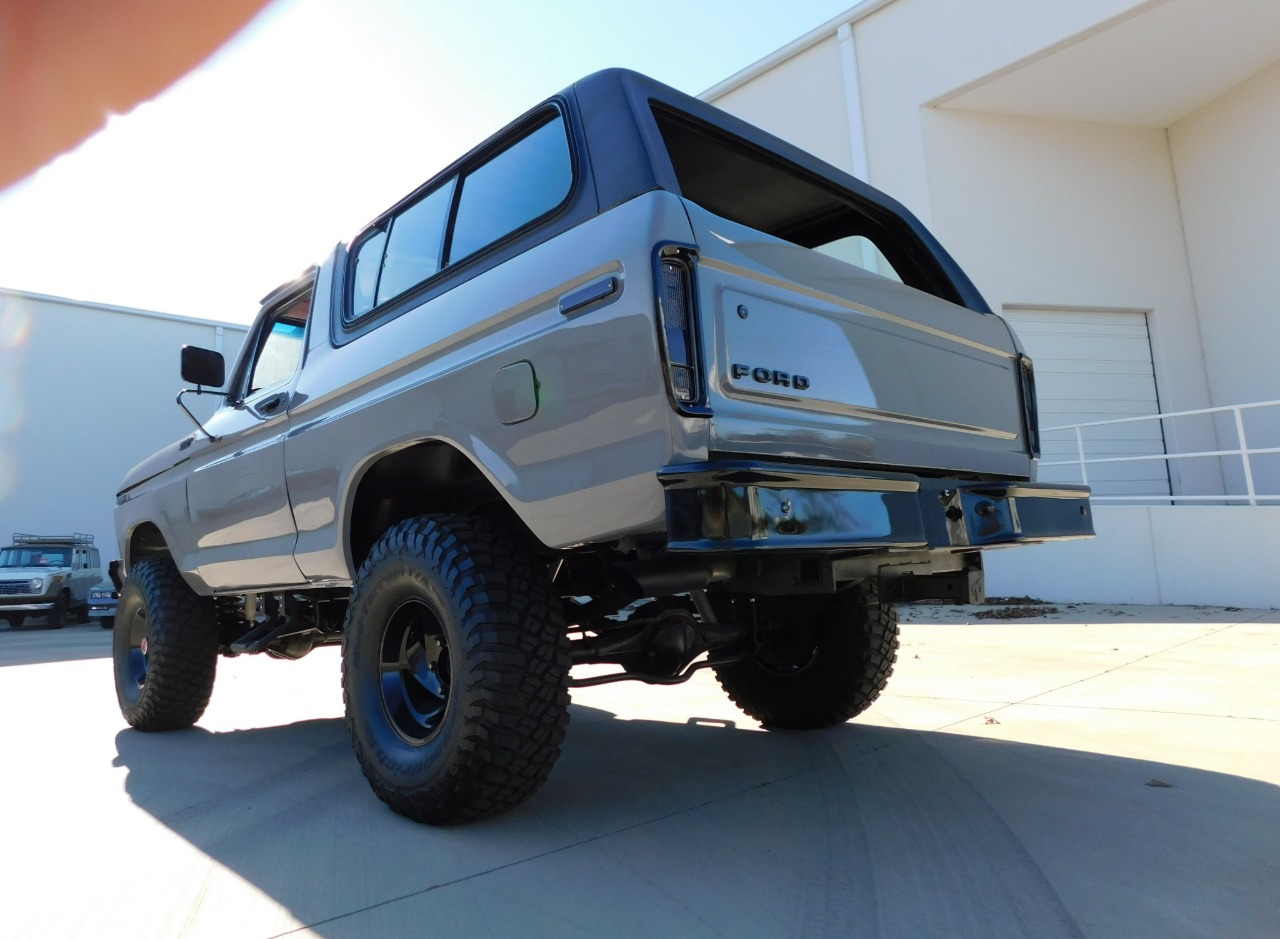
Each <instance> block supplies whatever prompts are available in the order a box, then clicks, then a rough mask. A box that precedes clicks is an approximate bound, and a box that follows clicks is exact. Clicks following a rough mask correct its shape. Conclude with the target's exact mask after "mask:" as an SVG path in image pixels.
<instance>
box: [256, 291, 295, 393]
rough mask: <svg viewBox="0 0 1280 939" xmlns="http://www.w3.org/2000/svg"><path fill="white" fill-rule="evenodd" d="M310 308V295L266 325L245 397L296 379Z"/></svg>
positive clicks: (277, 312)
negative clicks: (295, 374) (294, 377)
mask: <svg viewBox="0 0 1280 939" xmlns="http://www.w3.org/2000/svg"><path fill="white" fill-rule="evenodd" d="M310 309H311V295H310V294H307V295H306V296H304V297H301V298H299V299H297V300H294V301H293V302H292V303H288V304H286V305H285V306H283V307H281V308H280V309H279V310H278V311H276V312H275V313H274V314H272V315H271V317H270V318H269V319H268V320H267V322H266V323H264V324H263V329H264V332H265V335H264V336H263V338H262V339H261V340H260V346H259V349H258V357H257V359H255V360H254V363H253V372H252V375H251V377H250V379H249V388H248V390H247V391H246V393H245V394H246V397H247V396H249V395H252V394H254V393H255V392H258V391H261V390H262V389H263V388H271V387H273V386H275V385H279V384H282V383H284V382H286V381H288V380H289V379H290V378H292V377H293V373H294V372H295V371H297V369H298V364H299V363H300V362H301V361H302V343H303V339H304V337H305V335H306V331H307V314H308V312H309V311H310Z"/></svg>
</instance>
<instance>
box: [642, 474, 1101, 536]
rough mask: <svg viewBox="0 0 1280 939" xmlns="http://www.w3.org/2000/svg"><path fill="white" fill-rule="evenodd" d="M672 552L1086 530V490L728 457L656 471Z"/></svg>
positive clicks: (1089, 521) (1089, 523) (1089, 531)
mask: <svg viewBox="0 0 1280 939" xmlns="http://www.w3.org/2000/svg"><path fill="white" fill-rule="evenodd" d="M658 479H659V481H660V482H661V483H662V485H663V488H664V489H665V490H666V498H667V533H668V543H667V549H668V550H669V551H680V552H697V551H715V552H723V551H761V550H804V551H835V550H841V549H855V550H856V549H881V550H885V551H889V552H892V551H894V550H917V551H918V550H922V549H923V550H931V549H935V550H936V549H949V548H957V549H967V550H973V549H975V548H990V547H998V546H1002V545H1017V544H1034V543H1038V542H1044V541H1064V540H1067V539H1072V538H1089V537H1092V536H1093V534H1094V531H1093V512H1092V510H1091V509H1090V507H1089V488H1088V487H1087V486H1069V485H1059V484H1047V483H1028V482H1020V481H1016V480H1008V481H998V482H984V483H975V482H968V481H961V480H957V479H946V478H943V479H935V478H928V477H919V476H913V475H910V474H906V473H861V472H860V473H851V472H848V471H845V470H838V469H831V468H828V467H821V466H791V465H787V464H778V463H763V462H755V461H746V460H744V461H724V462H714V463H696V464H688V465H683V466H670V467H666V468H664V469H662V470H659V472H658Z"/></svg>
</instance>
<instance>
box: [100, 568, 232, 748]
mask: <svg viewBox="0 0 1280 939" xmlns="http://www.w3.org/2000/svg"><path fill="white" fill-rule="evenodd" d="M112 657H113V659H114V661H115V674H116V697H117V699H118V700H119V702H120V712H121V713H122V714H123V715H124V718H125V720H127V721H128V722H129V723H130V724H131V725H132V726H134V727H136V728H138V730H176V729H178V728H181V727H190V726H191V725H192V724H194V723H195V722H196V721H197V720H199V719H200V715H201V714H203V713H204V709H205V708H206V707H207V706H208V704H209V696H210V694H212V692H213V680H214V677H215V674H216V671H217V665H218V620H217V613H216V610H215V608H214V602H213V600H212V599H211V598H209V597H202V596H199V595H198V594H197V593H196V592H195V591H193V590H192V589H191V588H190V587H188V586H187V582H186V581H185V580H183V579H182V575H181V574H179V573H178V568H177V567H176V566H174V563H173V561H172V560H170V559H169V558H160V557H157V558H146V559H144V560H141V561H138V562H137V563H136V564H134V565H133V569H132V570H131V571H130V572H129V580H128V582H127V583H126V584H125V585H124V589H123V590H121V591H120V605H119V606H118V607H117V608H116V623H115V635H114V637H113V639H112Z"/></svg>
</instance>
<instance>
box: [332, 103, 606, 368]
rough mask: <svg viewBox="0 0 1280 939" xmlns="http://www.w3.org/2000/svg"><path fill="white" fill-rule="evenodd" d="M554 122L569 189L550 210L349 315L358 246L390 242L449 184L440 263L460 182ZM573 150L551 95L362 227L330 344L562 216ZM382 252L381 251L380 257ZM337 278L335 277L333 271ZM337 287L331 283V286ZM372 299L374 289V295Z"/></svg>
mask: <svg viewBox="0 0 1280 939" xmlns="http://www.w3.org/2000/svg"><path fill="white" fill-rule="evenodd" d="M557 118H559V119H560V120H561V121H562V123H563V126H564V136H565V145H566V147H567V148H568V151H569V171H570V174H571V178H570V183H569V188H568V190H567V192H566V193H565V196H564V198H563V199H561V200H560V202H558V203H557V204H556V205H555V206H553V207H552V208H551V209H548V210H547V211H546V212H544V213H542V214H541V215H539V216H537V217H536V218H533V219H530V220H529V221H528V222H526V223H525V224H523V225H521V226H520V227H519V228H516V229H513V230H512V231H510V232H507V233H506V234H505V235H503V236H502V237H501V238H498V239H497V240H495V241H493V242H491V243H490V244H488V245H485V246H484V247H483V248H481V249H480V250H479V251H473V252H472V253H471V254H469V255H467V256H466V257H464V258H462V259H460V260H458V261H453V262H450V263H447V264H444V265H443V266H442V267H441V268H440V269H439V270H438V271H436V272H435V273H434V274H432V275H431V276H430V277H428V278H426V279H425V280H423V281H422V282H421V283H419V284H416V285H415V286H413V287H411V288H409V289H408V290H406V291H404V292H403V293H400V294H397V295H396V296H394V297H390V298H388V299H387V300H385V301H383V302H382V303H375V304H374V306H373V307H371V308H370V309H369V310H366V311H365V312H364V313H361V314H360V315H359V316H352V315H351V309H352V299H353V292H354V289H355V284H354V277H353V276H352V275H353V271H354V265H355V259H356V256H357V255H358V253H359V251H360V247H361V246H362V245H363V244H364V242H365V241H367V240H368V239H369V238H371V237H372V236H373V235H375V234H376V233H377V232H379V231H386V232H387V240H388V243H389V242H390V235H391V231H390V230H391V227H392V226H393V223H394V220H395V218H396V216H398V215H399V214H400V213H402V212H404V211H405V210H406V209H408V208H409V207H410V206H412V205H415V204H416V203H417V202H419V201H421V200H422V199H425V198H427V197H428V196H430V195H431V194H432V193H433V192H435V191H436V190H438V189H439V188H440V187H441V186H445V185H449V184H450V183H452V185H453V194H452V197H451V199H450V204H449V212H448V217H447V219H446V222H445V236H444V240H443V242H442V244H441V248H440V259H441V261H444V260H445V259H447V258H448V257H449V251H450V250H451V249H452V246H453V245H452V243H453V230H454V223H455V221H456V219H457V212H458V204H459V201H460V200H461V196H462V190H463V188H464V186H465V183H466V177H467V175H468V174H470V173H471V172H473V171H475V170H476V169H478V168H479V167H481V166H483V165H484V164H485V163H487V162H489V161H490V160H492V159H494V158H495V157H497V156H498V155H499V154H501V153H502V152H504V151H506V150H507V149H509V148H511V147H513V146H515V145H516V144H517V143H519V142H520V141H521V140H523V139H524V138H525V137H528V136H529V135H530V134H532V133H533V132H534V131H536V130H538V129H539V128H541V127H544V126H546V125H547V124H549V123H551V122H553V121H555V120H556V119H557ZM578 151H579V147H578V142H577V134H576V132H575V128H574V124H573V122H572V121H571V120H570V117H569V108H568V106H567V102H565V101H564V99H563V98H561V97H559V96H557V97H556V98H552V99H551V100H549V101H544V102H543V103H542V104H540V105H538V106H537V107H536V108H533V109H532V110H531V111H529V112H528V113H527V114H525V115H523V116H521V117H520V118H519V119H517V120H516V121H514V122H513V123H511V124H509V125H508V126H507V127H505V128H504V129H503V130H502V131H500V132H499V133H498V134H496V135H494V136H493V137H492V138H490V139H489V140H487V141H485V142H484V143H483V144H481V145H480V146H478V147H476V148H475V149H474V150H472V151H470V152H468V153H467V154H465V155H464V156H463V157H461V158H460V159H458V160H457V161H455V162H454V163H452V164H451V165H450V166H448V167H446V168H445V169H444V170H442V171H441V172H439V173H437V174H436V175H435V176H432V177H431V178H430V179H428V180H427V181H426V182H424V183H423V184H422V185H421V186H418V187H417V188H416V189H414V190H413V191H412V192H411V193H409V194H408V195H407V196H405V197H404V198H403V199H400V200H399V201H398V202H396V203H395V205H393V206H392V207H391V208H389V209H388V210H386V211H385V212H383V213H382V214H380V215H379V216H378V217H377V218H376V219H375V220H374V221H373V222H371V223H370V224H369V225H367V226H365V228H364V229H363V230H362V231H361V232H360V234H359V235H357V236H356V237H355V238H354V239H352V241H351V247H350V248H349V249H348V251H347V252H346V257H345V258H344V259H343V263H342V265H341V266H340V267H339V271H340V272H341V289H340V290H338V291H336V292H335V295H336V296H337V297H339V298H340V300H339V304H340V307H341V310H340V315H339V316H336V317H334V318H333V322H334V327H335V328H334V330H333V334H332V338H333V340H334V344H335V345H343V344H345V343H346V342H349V341H351V340H352V339H355V338H356V337H357V336H359V335H362V334H363V333H365V332H367V331H368V330H370V329H373V328H375V327H376V326H379V325H381V324H382V323H384V322H387V321H389V320H392V319H395V318H396V317H398V316H400V315H401V314H403V313H405V312H407V311H408V310H410V309H412V308H414V307H416V306H418V305H419V303H421V302H422V301H423V300H425V299H426V298H427V297H428V295H434V293H435V292H436V290H437V288H439V286H440V285H441V284H442V283H444V282H445V281H446V280H448V279H450V277H451V275H456V276H457V277H458V278H459V280H458V282H459V283H461V282H462V280H464V279H466V276H467V275H464V274H461V273H459V272H463V271H466V270H468V269H472V270H475V269H476V267H477V266H478V265H479V264H480V263H482V259H484V258H488V257H492V256H493V255H494V254H496V253H498V252H500V251H501V250H502V249H503V248H505V247H507V246H508V245H510V244H511V243H512V242H514V241H516V240H519V239H521V238H525V237H527V236H528V235H529V234H530V233H531V232H533V231H534V230H536V229H538V228H541V227H543V226H545V225H547V224H548V223H550V222H551V221H552V220H554V219H556V218H558V217H559V216H560V215H562V214H563V213H564V212H565V211H566V210H567V209H568V207H569V206H570V205H572V204H573V202H574V200H575V199H576V198H577V196H578V192H579V189H580V188H581V186H582V185H583V172H582V163H581V160H580V157H579V152H578ZM385 252H386V247H385V246H384V248H383V255H384V258H385ZM335 273H338V272H335ZM381 279H382V271H381V265H380V266H379V271H378V280H379V282H380V281H381ZM337 286H339V285H338V284H337V283H335V287H337ZM374 296H375V298H376V296H377V293H376V290H375V294H374Z"/></svg>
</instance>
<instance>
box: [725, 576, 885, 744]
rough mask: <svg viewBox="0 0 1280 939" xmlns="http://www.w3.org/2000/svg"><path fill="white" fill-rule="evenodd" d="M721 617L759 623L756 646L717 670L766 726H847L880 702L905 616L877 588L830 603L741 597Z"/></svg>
mask: <svg viewBox="0 0 1280 939" xmlns="http://www.w3.org/2000/svg"><path fill="white" fill-rule="evenodd" d="M721 606H722V609H721V610H718V611H717V612H718V613H719V615H720V616H721V618H722V619H728V618H734V619H737V620H740V621H745V622H748V623H752V624H754V627H755V648H754V649H753V651H752V652H751V653H750V654H748V656H747V657H745V658H743V659H742V660H740V661H738V662H734V663H732V664H729V665H721V666H718V667H717V668H716V669H715V673H716V677H717V678H718V679H719V681H720V685H721V687H722V688H724V690H725V692H726V693H727V694H728V695H729V698H730V699H731V700H732V701H733V703H734V704H736V705H737V706H738V707H739V708H741V709H742V710H743V711H744V712H745V713H746V714H748V715H749V716H751V717H754V718H755V719H756V720H758V721H759V722H760V723H761V724H763V725H764V726H765V727H773V728H785V729H796V730H801V729H805V730H807V729H813V728H819V727H833V726H835V725H836V724H843V723H844V722H845V721H847V720H849V719H850V718H852V717H854V716H856V715H858V714H861V713H862V712H863V711H865V710H866V709H867V708H868V707H870V706H871V704H872V702H873V701H875V699H876V698H878V697H879V696H880V692H881V691H883V690H884V687H885V685H886V684H888V681H889V676H890V675H891V674H893V663H894V662H895V661H897V658H898V613H897V610H896V609H894V607H893V606H892V605H889V604H885V603H881V602H879V596H878V593H877V591H876V589H875V586H874V585H873V584H867V585H864V586H863V587H861V588H860V589H858V590H852V591H847V592H845V593H840V594H836V595H834V596H824V597H763V596H762V597H738V598H734V599H732V600H729V601H727V602H724V603H722V604H721Z"/></svg>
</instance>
